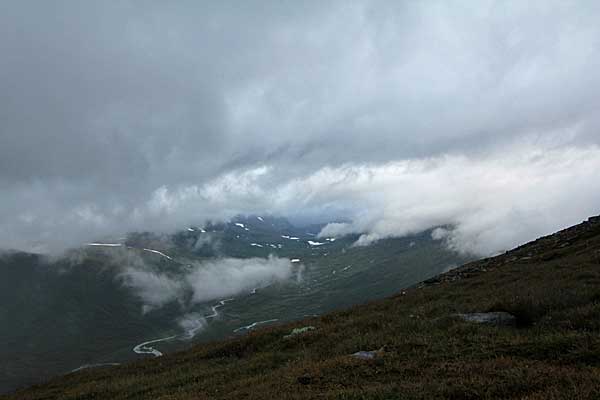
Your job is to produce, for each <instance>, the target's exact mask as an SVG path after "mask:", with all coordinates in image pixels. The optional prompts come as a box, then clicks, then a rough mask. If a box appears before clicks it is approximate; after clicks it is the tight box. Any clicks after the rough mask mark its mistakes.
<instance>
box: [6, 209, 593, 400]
mask: <svg viewBox="0 0 600 400" xmlns="http://www.w3.org/2000/svg"><path fill="white" fill-rule="evenodd" d="M599 299H600V218H598V217H596V218H593V219H590V220H589V221H587V222H585V223H583V224H581V225H578V226H576V227H573V228H570V229H567V230H564V231H561V232H559V233H557V234H555V235H551V236H548V237H545V238H541V239H539V240H537V241H535V242H532V243H530V244H527V245H525V246H521V247H519V248H517V249H515V250H513V251H510V252H507V253H505V254H503V255H500V256H498V257H494V258H490V259H485V260H481V261H477V262H473V263H470V264H466V265H464V266H463V267H460V268H458V269H454V270H452V271H450V272H448V273H445V274H442V275H440V276H438V277H435V278H432V279H429V280H427V281H425V282H423V283H421V284H417V285H415V286H412V287H411V288H408V289H406V290H403V291H400V290H399V291H398V293H397V294H396V295H395V296H393V297H389V298H386V299H383V300H378V301H372V302H370V303H367V304H364V305H360V306H355V307H353V308H350V309H347V310H345V311H337V312H333V313H330V314H327V315H323V316H320V317H317V318H309V319H304V320H302V321H297V322H293V323H285V324H280V325H276V326H271V327H267V328H264V329H260V330H257V331H254V332H251V333H250V334H248V335H245V336H243V337H237V338H232V339H229V340H226V341H221V342H213V343H209V344H202V345H198V346H195V347H193V348H192V349H189V350H187V351H183V352H178V353H174V354H169V355H166V356H164V357H160V358H157V359H151V360H145V361H139V362H134V363H129V364H126V365H123V366H119V367H106V368H97V369H89V370H84V371H81V372H77V373H73V374H70V375H67V376H64V377H61V378H57V379H54V380H52V381H51V382H49V383H47V384H44V385H40V386H36V387H32V388H30V389H26V390H23V391H19V392H17V393H15V394H14V395H12V396H6V397H4V398H5V399H7V400H8V399H104V398H105V399H134V398H147V399H241V398H244V399H266V398H276V399H307V398H319V399H323V398H327V399H329V398H331V399H363V398H369V399H392V398H394V399H395V398H402V399H431V398H454V399H463V398H467V399H468V398H470V399H478V398H514V399H559V398H560V399H574V398H577V399H595V398H598V397H600V336H599V335H598V333H599V329H600V303H599ZM474 312H508V313H510V314H511V315H512V316H514V318H515V319H514V321H513V322H514V323H513V324H509V325H497V324H478V323H474V322H467V321H465V320H464V319H463V317H461V315H464V314H465V313H474ZM309 326H310V327H313V328H314V329H311V328H307V327H309ZM302 327H304V328H307V329H306V330H305V331H304V332H303V333H300V334H297V335H293V336H291V337H286V336H287V335H289V334H290V333H291V331H292V330H293V329H294V328H302ZM374 350H375V351H376V352H375V353H372V354H373V358H372V359H361V358H358V357H355V356H352V354H354V353H356V352H359V351H374Z"/></svg>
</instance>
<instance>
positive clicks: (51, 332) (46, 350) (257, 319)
mask: <svg viewBox="0 0 600 400" xmlns="http://www.w3.org/2000/svg"><path fill="white" fill-rule="evenodd" d="M236 224H240V225H243V227H241V226H239V225H236ZM204 228H205V229H201V228H190V229H189V230H188V229H186V230H183V231H181V232H178V233H176V234H175V235H157V234H153V233H136V234H131V235H129V236H128V237H127V239H126V240H125V241H124V243H123V245H122V246H119V247H102V246H88V247H86V248H83V249H77V250H73V251H71V252H69V253H67V254H66V255H65V256H64V257H62V258H59V259H46V258H45V257H42V256H39V255H32V254H24V253H11V254H8V255H5V256H3V257H0V304H1V306H0V326H1V327H2V329H0V355H1V358H0V393H2V392H4V393H6V392H8V391H11V390H14V389H16V388H18V387H23V386H28V385H31V384H35V383H39V382H43V381H45V380H47V379H49V378H50V377H53V376H57V375H60V374H65V373H68V372H69V371H72V370H74V369H77V368H80V367H82V366H85V365H95V364H103V363H110V364H114V363H123V362H127V361H133V360H136V359H146V358H150V357H152V354H136V353H135V352H134V351H133V348H134V347H135V346H136V345H138V344H140V343H143V342H146V341H152V340H157V339H162V338H167V337H169V338H170V337H174V338H173V339H171V340H168V341H162V342H157V343H156V344H154V345H153V348H154V349H156V350H157V351H159V352H161V353H169V352H173V351H177V350H182V349H186V348H189V347H190V346H191V345H193V344H194V343H198V342H208V341H212V340H222V339H225V338H228V337H232V336H240V335H243V334H245V333H246V332H247V331H250V330H252V329H253V328H254V327H258V326H266V325H269V324H274V323H275V324H280V323H284V322H289V321H294V320H298V319H302V318H305V317H306V316H307V315H322V314H323V313H326V312H330V311H333V310H339V309H342V308H345V307H349V306H352V305H355V304H360V303H363V302H365V301H369V300H373V299H378V298H383V297H385V296H389V295H391V294H393V293H395V292H397V291H398V289H399V288H402V287H405V286H408V285H411V284H414V283H416V282H419V281H421V280H423V279H426V278H428V277H431V276H434V275H436V274H438V273H440V272H441V271H443V270H445V269H447V268H448V267H449V266H452V265H458V264H460V263H461V262H463V261H464V260H465V258H464V257H462V256H460V255H457V254H455V253H453V252H451V251H448V250H446V249H445V247H444V244H443V243H442V242H440V241H435V240H432V239H431V234H430V232H424V233H422V234H419V235H413V236H410V237H406V238H397V239H387V240H382V241H380V242H377V243H376V244H373V245H371V246H366V247H354V246H352V244H353V243H354V241H355V240H356V239H357V237H354V236H348V237H344V238H340V239H338V240H335V241H327V240H325V239H317V238H315V236H314V233H315V232H314V230H313V232H311V231H310V230H308V229H306V228H298V227H294V226H293V225H291V224H290V223H289V222H287V221H286V220H283V219H276V218H268V217H264V218H262V217H261V218H260V219H258V218H257V217H248V218H238V219H236V220H235V221H234V222H232V223H228V224H219V225H209V226H206V227H204ZM203 231H204V232H203ZM316 231H317V232H318V229H317V230H316ZM290 238H293V239H290ZM309 240H310V241H313V243H317V242H316V241H319V240H320V242H318V243H324V244H319V245H310V244H309ZM198 243H201V244H202V245H201V246H200V245H198ZM253 244H254V245H253ZM257 245H260V247H259V246H257ZM144 249H155V250H156V251H160V252H164V254H165V255H168V257H166V256H164V255H160V254H157V253H153V252H151V251H145V250H144ZM269 256H275V257H282V258H288V259H298V260H301V262H298V263H296V264H294V266H296V265H297V266H298V267H297V268H296V269H294V271H295V274H296V273H297V275H293V276H292V277H290V279H287V280H285V281H282V282H278V283H276V284H261V282H257V284H256V287H249V288H247V289H245V290H242V291H238V292H236V293H234V294H231V295H228V296H226V297H215V298H210V299H208V300H206V301H204V302H200V303H193V302H191V301H190V300H189V298H190V296H191V293H189V288H186V287H183V289H182V295H181V296H180V297H178V298H175V299H172V300H169V301H168V302H166V304H164V305H162V306H160V307H155V308H153V309H151V310H150V311H148V312H143V311H144V301H143V299H141V298H140V297H139V296H138V293H137V292H136V291H135V290H134V289H132V288H130V287H128V286H127V285H126V284H125V280H124V278H123V272H124V271H125V270H126V269H127V268H130V267H135V268H136V269H137V270H139V271H144V272H147V273H150V274H153V275H152V277H156V276H160V277H168V278H169V279H172V280H173V281H174V282H182V281H183V280H184V277H185V274H187V273H188V272H189V271H190V270H191V269H192V267H191V265H192V264H193V265H194V267H193V268H196V269H198V268H199V269H202V268H204V266H203V264H202V263H203V262H218V261H219V260H221V259H223V258H224V257H234V258H239V259H243V260H245V259H251V258H252V257H258V258H260V259H267V258H268V257H269ZM213 272H214V273H219V271H213ZM156 289H160V286H158V287H157V288H156ZM153 290H154V289H153ZM225 298H233V300H230V301H227V302H226V304H225V305H224V306H220V307H219V308H218V315H217V316H216V317H214V318H211V317H208V318H204V317H206V316H210V315H212V314H214V308H213V307H215V306H216V305H219V304H220V303H219V302H220V301H221V300H223V299H225ZM189 316H193V318H194V321H192V322H193V323H198V324H199V325H203V329H200V330H198V331H197V332H196V334H195V336H194V337H193V338H190V335H189V334H187V333H186V331H185V330H184V329H183V328H182V327H181V326H180V323H179V322H180V319H182V318H185V317H189ZM255 323H258V324H256V325H253V324H255ZM243 327H248V329H245V328H243Z"/></svg>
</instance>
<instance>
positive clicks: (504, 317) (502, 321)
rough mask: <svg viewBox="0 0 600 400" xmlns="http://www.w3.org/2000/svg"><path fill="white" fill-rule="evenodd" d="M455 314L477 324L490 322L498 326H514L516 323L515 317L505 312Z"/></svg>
mask: <svg viewBox="0 0 600 400" xmlns="http://www.w3.org/2000/svg"><path fill="white" fill-rule="evenodd" d="M456 316H457V317H458V318H460V319H462V320H464V321H467V322H474V323H477V324H490V325H500V326H514V325H516V323H517V318H516V317H515V316H514V315H512V314H510V313H507V312H504V311H499V312H487V313H471V314H456Z"/></svg>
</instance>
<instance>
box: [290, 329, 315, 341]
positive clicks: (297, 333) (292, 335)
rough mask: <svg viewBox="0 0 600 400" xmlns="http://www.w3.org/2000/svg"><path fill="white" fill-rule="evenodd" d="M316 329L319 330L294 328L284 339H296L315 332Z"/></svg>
mask: <svg viewBox="0 0 600 400" xmlns="http://www.w3.org/2000/svg"><path fill="white" fill-rule="evenodd" d="M315 329H317V328H315V327H314V326H304V327H302V328H294V329H293V330H292V332H291V333H290V334H289V335H285V336H284V337H283V338H284V339H288V338H291V337H294V336H297V335H301V334H303V333H306V332H310V331H314V330H315Z"/></svg>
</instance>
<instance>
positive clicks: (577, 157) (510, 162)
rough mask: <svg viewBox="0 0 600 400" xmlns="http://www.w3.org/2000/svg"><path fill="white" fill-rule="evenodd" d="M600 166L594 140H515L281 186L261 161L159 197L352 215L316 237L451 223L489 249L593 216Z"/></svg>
mask: <svg viewBox="0 0 600 400" xmlns="http://www.w3.org/2000/svg"><path fill="white" fill-rule="evenodd" d="M599 171H600V148H599V147H598V146H590V147H588V148H582V147H571V146H566V147H565V146H552V145H550V144H542V145H540V144H536V143H534V142H532V141H521V142H519V143H516V144H513V145H512V146H510V147H507V148H501V149H499V150H498V151H495V152H493V153H486V154H478V155H471V156H465V155H445V156H440V157H433V158H425V159H413V160H404V161H398V162H389V163H384V164H364V165H351V164H350V165H344V166H341V167H337V168H327V167H326V168H322V169H320V170H318V171H316V172H314V173H312V174H310V175H307V176H303V177H299V178H296V179H293V180H290V181H287V182H282V183H280V184H273V182H272V179H271V172H270V170H269V169H268V168H265V167H261V168H259V169H257V170H252V171H244V172H240V173H239V174H235V173H234V174H228V175H226V176H225V177H222V178H220V179H217V180H215V181H213V182H211V183H209V184H208V185H206V186H188V187H184V188H178V189H175V190H169V189H166V188H163V189H161V190H160V191H159V192H157V193H156V194H155V197H158V198H159V199H160V203H161V207H162V210H163V211H165V213H166V215H165V218H166V219H169V220H174V221H176V220H178V219H180V218H181V216H182V215H181V210H186V211H190V210H192V209H194V208H195V207H196V208H195V209H198V208H197V204H199V203H202V204H204V205H206V204H208V205H211V204H212V205H214V206H215V207H216V206H217V204H223V205H231V207H225V209H227V210H229V211H230V212H231V213H232V214H234V213H244V212H247V213H252V212H258V211H264V210H269V211H270V212H272V213H275V214H281V215H290V214H294V213H295V215H297V216H298V215H299V216H301V217H314V216H315V215H317V216H318V215H321V216H323V215H338V216H339V215H341V216H344V217H345V218H348V219H349V220H350V221H351V222H349V223H332V224H329V225H327V226H326V227H325V228H324V229H323V231H322V232H321V236H322V237H326V236H339V235H344V234H349V233H358V234H361V237H360V239H359V240H358V242H357V244H359V245H366V244H369V243H371V242H373V241H375V240H378V239H382V238H387V237H394V236H403V235H407V234H412V233H418V232H422V231H424V230H427V229H430V228H435V227H438V226H445V225H448V226H452V227H453V229H451V230H450V231H449V232H448V233H447V235H446V236H445V239H446V240H447V243H448V245H449V246H450V247H451V248H453V249H455V250H457V251H463V252H472V253H475V254H480V255H488V254H493V253H496V252H499V251H502V250H507V249H509V248H511V247H514V246H516V245H519V244H521V243H524V242H526V241H528V240H532V239H535V238H536V237H538V236H540V235H543V234H548V233H551V232H553V231H555V230H557V229H560V228H563V227H566V226H569V225H571V224H575V223H578V222H580V221H581V220H583V219H585V218H587V217H588V216H590V215H594V214H597V213H599V212H600V179H598V172H599ZM216 199H218V200H216ZM151 204H156V199H153V200H152V201H151ZM245 204H252V205H253V207H251V208H250V207H245V206H244V205H245ZM183 215H184V216H185V215H190V213H189V212H185V213H184V214H183ZM223 217H227V216H226V215H223Z"/></svg>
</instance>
